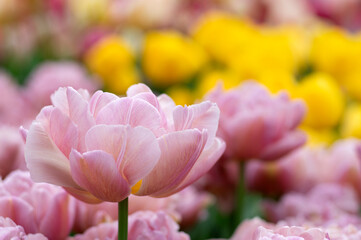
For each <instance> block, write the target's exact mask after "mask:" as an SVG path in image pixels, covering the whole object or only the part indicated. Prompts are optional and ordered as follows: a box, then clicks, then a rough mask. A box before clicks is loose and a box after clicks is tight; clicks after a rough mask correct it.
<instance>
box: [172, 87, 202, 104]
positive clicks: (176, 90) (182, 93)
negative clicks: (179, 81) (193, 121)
mask: <svg viewBox="0 0 361 240" xmlns="http://www.w3.org/2000/svg"><path fill="white" fill-rule="evenodd" d="M166 94H168V95H169V96H170V97H171V98H172V99H173V101H174V102H175V103H176V104H177V105H185V104H186V105H191V104H193V103H194V100H195V99H194V97H195V95H194V93H192V91H191V90H190V89H189V88H187V87H184V86H179V85H175V86H172V87H170V88H168V89H167V91H166Z"/></svg>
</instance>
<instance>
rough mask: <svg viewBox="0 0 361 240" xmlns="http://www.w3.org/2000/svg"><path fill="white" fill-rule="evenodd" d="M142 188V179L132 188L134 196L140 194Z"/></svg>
mask: <svg viewBox="0 0 361 240" xmlns="http://www.w3.org/2000/svg"><path fill="white" fill-rule="evenodd" d="M140 186H142V179H141V180H139V181H138V182H137V183H136V184H135V185H134V186H133V187H132V188H131V190H132V194H134V193H136V192H138V191H139V189H140Z"/></svg>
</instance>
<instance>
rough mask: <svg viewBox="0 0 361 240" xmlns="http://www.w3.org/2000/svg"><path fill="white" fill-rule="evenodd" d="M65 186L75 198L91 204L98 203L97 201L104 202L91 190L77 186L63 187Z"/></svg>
mask: <svg viewBox="0 0 361 240" xmlns="http://www.w3.org/2000/svg"><path fill="white" fill-rule="evenodd" d="M63 188H64V190H65V191H67V192H68V193H69V194H71V195H72V196H74V197H75V198H77V199H79V200H81V201H83V202H86V203H91V204H96V203H101V202H102V200H100V199H98V198H96V197H94V196H93V195H92V194H90V193H89V192H87V191H85V190H80V189H77V188H68V187H63Z"/></svg>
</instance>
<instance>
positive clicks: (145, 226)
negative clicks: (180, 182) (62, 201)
mask: <svg viewBox="0 0 361 240" xmlns="http://www.w3.org/2000/svg"><path fill="white" fill-rule="evenodd" d="M128 221H129V223H128V240H136V239H144V240H153V239H157V240H189V239H190V238H189V236H188V235H187V234H186V233H184V232H179V226H178V224H177V223H176V222H174V220H173V219H172V218H170V217H169V216H168V215H166V214H165V213H164V212H161V211H160V212H156V213H155V212H151V211H140V212H136V213H134V214H132V215H130V216H129V218H128ZM71 239H74V240H92V239H107V240H116V239H118V222H113V223H103V224H100V225H98V226H95V227H92V228H90V229H88V230H87V231H86V232H85V233H84V234H78V235H76V236H75V237H73V238H68V240H71Z"/></svg>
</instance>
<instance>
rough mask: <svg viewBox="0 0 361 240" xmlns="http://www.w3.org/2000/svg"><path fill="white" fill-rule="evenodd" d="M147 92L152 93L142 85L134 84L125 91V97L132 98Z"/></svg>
mask: <svg viewBox="0 0 361 240" xmlns="http://www.w3.org/2000/svg"><path fill="white" fill-rule="evenodd" d="M147 92H150V93H151V92H152V90H150V88H149V87H148V86H147V85H145V84H143V83H138V84H134V85H132V86H130V87H129V88H128V90H127V96H128V97H133V96H135V95H137V94H139V93H147Z"/></svg>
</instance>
